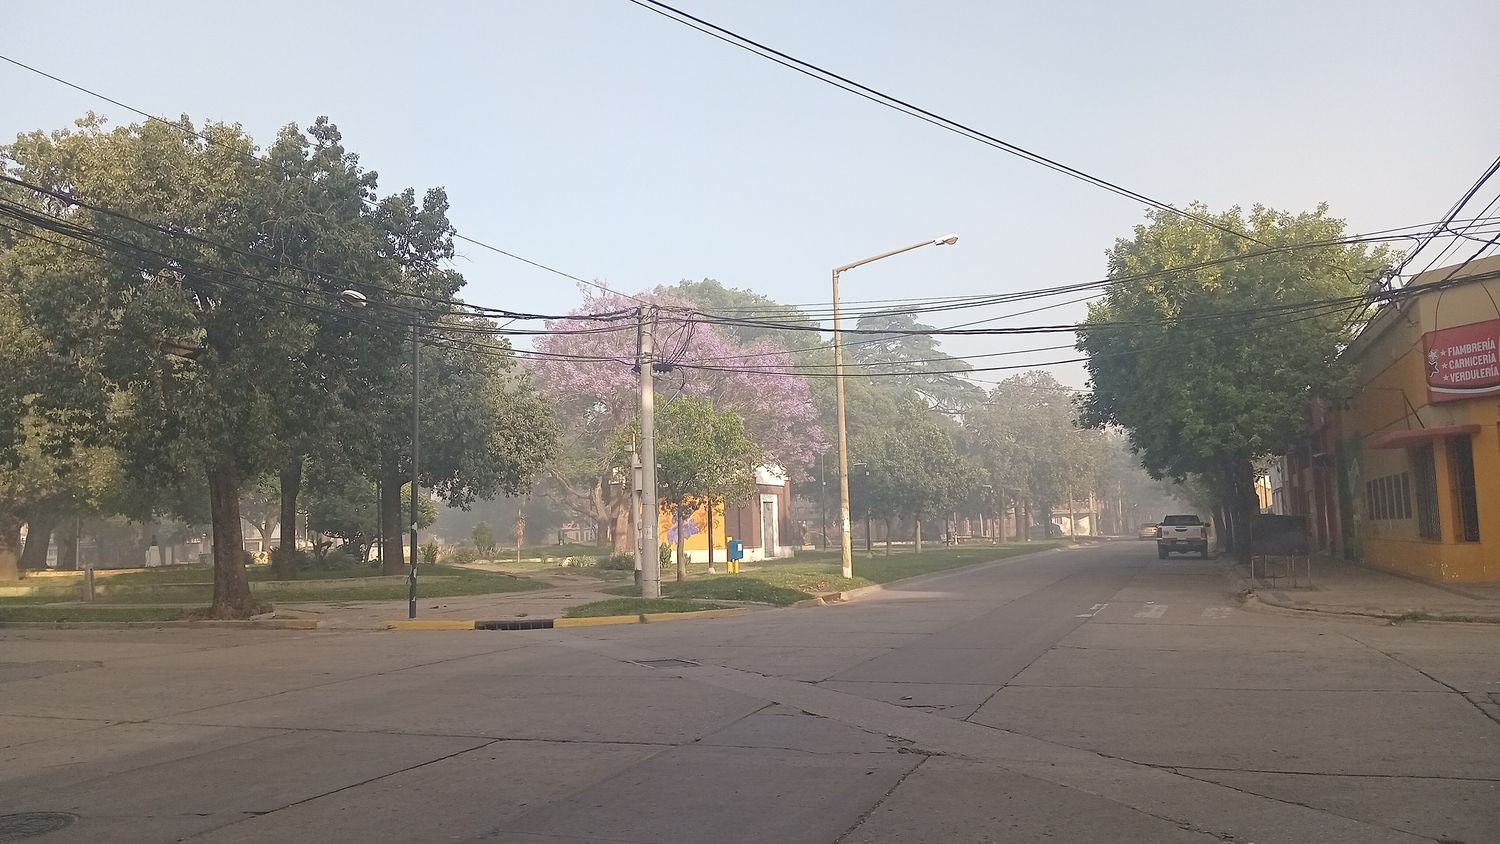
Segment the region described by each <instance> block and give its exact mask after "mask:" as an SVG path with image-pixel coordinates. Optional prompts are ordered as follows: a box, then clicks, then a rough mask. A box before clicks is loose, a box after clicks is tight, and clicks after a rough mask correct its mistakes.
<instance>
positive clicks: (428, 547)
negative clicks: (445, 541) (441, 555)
mask: <svg viewBox="0 0 1500 844" xmlns="http://www.w3.org/2000/svg"><path fill="white" fill-rule="evenodd" d="M420 550H421V552H422V564H423V565H427V566H435V565H437V561H438V544H437V543H436V542H434V541H432V540H430V539H429V540H428V541H427V543H426V544H424V545H422V546H420Z"/></svg>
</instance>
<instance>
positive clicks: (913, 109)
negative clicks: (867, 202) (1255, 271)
mask: <svg viewBox="0 0 1500 844" xmlns="http://www.w3.org/2000/svg"><path fill="white" fill-rule="evenodd" d="M629 2H631V3H634V4H635V5H637V6H640V7H641V8H643V9H646V10H648V11H650V12H653V13H655V14H658V15H660V16H662V17H664V18H666V19H667V20H670V21H674V22H676V23H678V24H681V25H683V26H686V27H689V28H691V29H695V30H697V31H698V32H701V33H703V34H705V35H709V36H711V37H713V38H716V39H718V40H720V41H723V42H724V43H726V44H730V45H732V46H735V47H738V48H740V49H742V50H745V51H746V52H749V53H752V54H754V55H757V56H760V57H761V58H763V59H766V60H768V61H772V62H775V63H776V64H779V65H781V66H783V67H786V68H789V69H791V70H794V71H796V72H798V73H800V74H802V75H804V76H807V77H809V78H812V79H816V80H818V81H819V82H822V83H824V84H827V85H832V86H833V87H835V88H839V89H840V90H843V91H848V92H849V93H852V94H854V95H856V96H859V97H862V98H864V99H866V100H869V101H871V102H873V103H876V104H878V105H881V106H884V107H886V108H889V109H892V110H894V111H898V112H901V113H902V114H906V115H909V116H911V117H915V118H917V119H918V120H921V121H923V122H926V123H930V124H932V125H934V126H937V127H938V128H940V129H946V130H947V131H949V132H953V133H955V134H958V135H961V136H963V137H966V138H969V139H970V140H975V141H979V142H980V143H983V144H985V145H987V146H990V147H994V148H995V149H999V150H1001V151H1002V152H1006V153H1009V154H1010V155H1013V156H1016V157H1017V158H1020V159H1022V160H1024V161H1029V162H1031V163H1032V164H1037V165H1040V166H1042V167H1046V168H1047V169H1049V170H1053V171H1055V172H1058V173H1061V174H1063V175H1065V176H1068V177H1069V178H1073V179H1077V180H1078V181H1080V182H1083V183H1085V184H1088V185H1093V186H1094V187H1097V188H1101V189H1103V190H1106V191H1109V192H1110V193H1113V194H1117V195H1119V196H1123V197H1125V198H1127V199H1133V200H1135V201H1137V202H1142V203H1145V204H1146V205H1149V206H1151V207H1152V208H1156V209H1158V210H1161V211H1165V212H1167V213H1169V214H1174V215H1176V216H1178V217H1181V218H1183V219H1186V220H1192V221H1193V222H1196V223H1199V224H1201V225H1204V226H1208V227H1209V228H1212V229H1216V230H1218V231H1221V232H1223V233H1225V234H1228V235H1233V236H1234V237H1237V238H1241V239H1243V240H1247V241H1250V242H1251V243H1257V244H1260V245H1262V246H1264V245H1266V244H1265V243H1263V242H1262V241H1260V240H1258V239H1257V238H1255V237H1254V236H1252V235H1249V234H1246V233H1245V232H1242V231H1238V230H1236V229H1233V228H1230V227H1228V226H1225V225H1223V224H1222V223H1219V222H1217V221H1215V220H1211V219H1209V218H1208V217H1204V216H1203V215H1201V214H1194V213H1193V212H1191V211H1184V210H1183V209H1181V208H1178V207H1176V206H1174V205H1171V204H1170V203H1167V202H1163V201H1161V200H1159V199H1153V198H1152V197H1150V196H1147V195H1146V194H1143V193H1141V192H1139V191H1135V190H1131V189H1130V188H1127V187H1124V186H1122V185H1120V184H1117V183H1115V182H1112V181H1109V180H1108V179H1105V178H1103V177H1101V176H1095V175H1093V174H1092V173H1087V172H1085V171H1083V170H1080V169H1078V168H1076V167H1072V166H1069V165H1067V164H1063V163H1062V162H1060V161H1057V160H1055V159H1052V158H1048V157H1047V156H1045V155H1042V154H1041V153H1038V152H1034V151H1032V150H1029V149H1026V148H1025V147H1022V146H1020V145H1018V144H1014V143H1012V142H1010V141H1006V140H1003V139H1001V138H997V137H995V136H994V135H991V134H988V133H986V132H983V131H980V130H979V129H975V128H974V127H972V126H969V125H966V124H964V123H960V122H959V121H957V120H953V119H951V118H948V117H944V116H943V115H941V114H937V113H935V112H933V111H929V110H928V109H925V108H922V107H921V106H918V105H914V104H913V103H911V102H908V101H906V100H903V99H900V98H898V97H896V96H894V95H891V94H888V93H885V92H884V91H879V90H876V89H875V88H872V87H870V86H868V85H865V84H862V83H860V82H856V81H855V80H853V79H850V78H849V77H847V76H842V75H840V74H838V73H835V72H833V71H831V70H828V69H826V68H823V67H820V66H818V65H816V64H813V63H812V62H809V61H805V60H803V59H799V58H797V57H796V56H792V55H789V54H787V53H785V52H782V51H780V50H777V49H775V48H774V47H770V46H767V45H766V44H763V43H761V42H759V41H756V40H755V39H752V38H750V37H748V36H745V35H742V34H740V33H738V32H734V31H732V30H730V29H726V28H725V27H722V26H719V25H718V24H716V23H713V22H711V21H708V20H705V19H703V18H700V17H697V16H696V15H692V14H689V13H688V12H685V11H683V10H682V9H679V8H676V7H675V6H670V5H668V4H666V3H662V2H660V0H629Z"/></svg>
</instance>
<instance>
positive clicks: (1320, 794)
mask: <svg viewBox="0 0 1500 844" xmlns="http://www.w3.org/2000/svg"><path fill="white" fill-rule="evenodd" d="M33 811H36V812H60V813H67V814H69V815H73V816H76V818H77V819H76V821H74V822H72V823H71V825H69V826H67V827H65V828H63V829H61V830H59V831H56V832H52V833H49V834H46V835H42V836H40V837H36V838H31V839H27V840H35V841H39V842H47V844H52V842H64V841H69V842H71V841H89V842H94V841H99V842H134V841H141V842H159V841H175V840H191V841H202V842H250V841H255V842H266V841H380V842H402V841H412V842H434V841H507V842H534V844H565V843H566V842H579V841H600V842H716V843H717V842H725V844H733V842H757V844H759V842H778V844H779V842H836V841H837V842H848V844H855V843H856V842H857V843H858V844H875V842H928V841H931V842H971V841H972V842H1029V841H1041V840H1051V841H1058V842H1096V841H1097V842H1131V841H1143V842H1212V841H1237V842H1255V843H1256V844H1269V842H1314V841H1315V842H1319V844H1328V843H1329V842H1345V841H1347V842H1360V844H1366V842H1383V841H1423V840H1426V841H1447V842H1468V844H1493V842H1495V841H1497V840H1500V628H1497V627H1494V626H1481V625H1475V626H1465V625H1424V624H1414V625H1403V626H1397V627H1392V626H1388V625H1382V624H1377V623H1373V622H1367V621H1360V620H1354V619H1350V620H1339V619H1329V618H1316V617H1314V618H1309V617H1306V616H1300V615H1298V616H1291V615H1273V614H1263V613H1258V612H1247V611H1245V610H1243V609H1241V608H1240V607H1238V606H1237V605H1236V604H1234V602H1233V600H1232V598H1231V596H1230V594H1229V592H1228V587H1227V584H1226V581H1225V580H1224V578H1223V577H1222V575H1221V573H1220V569H1219V566H1218V565H1217V564H1216V563H1214V562H1212V561H1208V562H1205V561H1198V560H1186V559H1183V560H1178V559H1173V560H1168V561H1158V560H1156V558H1155V552H1154V548H1153V546H1152V545H1151V544H1150V543H1145V542H1140V543H1137V542H1119V543H1109V544H1106V545H1103V546H1100V547H1097V548H1089V549H1077V550H1068V551H1060V552H1049V553H1045V554H1039V555H1035V556H1029V557H1022V558H1016V559H1012V560H1008V561H1004V562H1002V563H998V564H995V565H992V566H989V567H985V568H980V569H976V570H969V571H965V572H957V573H950V574H946V575H940V576H937V577H933V578H929V579H927V580H925V581H922V582H919V583H915V584H912V585H908V586H906V587H903V588H899V589H894V590H890V591H887V592H884V593H878V594H876V595H874V596H868V597H865V598H863V599H861V600H858V601H854V602H851V603H848V604H843V605H838V606H830V607H819V608H810V609H791V610H778V611H774V612H763V613H757V614H754V615H752V616H745V617H737V618H725V619H716V620H708V621H692V622H681V623H673V624H654V625H635V626H622V627H601V628H592V629H588V628H583V629H575V630H567V631H536V632H524V633H516V632H484V631H466V632H447V633H439V632H391V633H355V632H331V633H322V632H319V633H305V632H289V631H233V632H231V631H219V630H170V631H53V630H47V631H36V630H27V631H19V630H6V631H0V815H4V814H15V813H22V812H33ZM66 820H67V818H61V819H59V820H57V821H56V823H62V822H64V821H66ZM33 822H34V823H37V824H40V823H42V821H40V820H34V821H33ZM6 824H10V825H12V826H16V825H18V824H19V821H16V820H14V819H10V820H7V819H6V818H0V841H4V840H11V839H10V838H7V837H6V835H7V833H6V831H5V830H6ZM37 828H40V827H37Z"/></svg>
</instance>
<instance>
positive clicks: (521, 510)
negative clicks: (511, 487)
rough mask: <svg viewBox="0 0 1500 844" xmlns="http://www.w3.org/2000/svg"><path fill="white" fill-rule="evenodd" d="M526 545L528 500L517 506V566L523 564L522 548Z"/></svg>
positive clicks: (522, 500) (523, 500)
mask: <svg viewBox="0 0 1500 844" xmlns="http://www.w3.org/2000/svg"><path fill="white" fill-rule="evenodd" d="M525 544H526V499H524V498H523V499H521V503H520V504H518V505H516V565H518V566H519V565H520V564H521V546H523V545H525Z"/></svg>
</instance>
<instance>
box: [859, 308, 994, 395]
mask: <svg viewBox="0 0 1500 844" xmlns="http://www.w3.org/2000/svg"><path fill="white" fill-rule="evenodd" d="M857 325H858V327H859V328H861V329H866V330H873V331H881V330H888V331H891V332H893V333H891V334H870V335H864V334H861V335H851V337H850V338H846V339H845V340H844V352H845V357H846V358H847V359H848V360H849V361H850V362H851V363H853V364H857V365H859V366H860V367H861V369H857V370H855V371H858V372H862V373H872V374H873V373H879V374H884V375H886V376H887V377H886V378H883V379H881V380H885V381H888V382H889V383H891V384H894V385H896V386H898V387H900V388H902V389H905V390H910V391H912V392H914V393H916V394H918V395H920V396H922V398H923V399H925V400H926V401H927V403H928V404H930V405H931V406H933V407H934V408H937V409H939V410H942V411H945V412H948V413H957V412H960V411H962V410H963V409H964V408H966V407H968V406H969V405H971V404H973V403H975V402H978V401H982V400H983V398H984V393H983V391H982V390H980V389H979V388H978V387H975V386H974V385H973V384H970V383H969V382H967V381H965V380H963V379H962V378H961V377H960V375H959V373H963V372H966V371H968V370H969V369H970V368H971V367H970V366H969V364H968V363H967V362H965V361H963V360H960V359H959V358H955V357H951V356H950V355H948V354H946V353H944V352H943V351H942V350H941V349H940V348H939V343H938V340H937V338H935V337H933V336H932V335H931V334H926V333H923V332H926V331H930V330H932V326H930V325H925V324H923V323H921V322H918V321H917V318H916V317H915V316H914V315H912V314H909V313H889V312H887V313H876V314H869V315H866V316H862V317H860V318H859V321H858V323H857ZM897 332H899V333H897Z"/></svg>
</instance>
